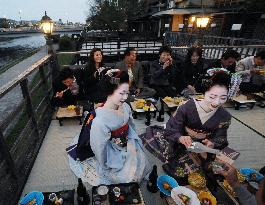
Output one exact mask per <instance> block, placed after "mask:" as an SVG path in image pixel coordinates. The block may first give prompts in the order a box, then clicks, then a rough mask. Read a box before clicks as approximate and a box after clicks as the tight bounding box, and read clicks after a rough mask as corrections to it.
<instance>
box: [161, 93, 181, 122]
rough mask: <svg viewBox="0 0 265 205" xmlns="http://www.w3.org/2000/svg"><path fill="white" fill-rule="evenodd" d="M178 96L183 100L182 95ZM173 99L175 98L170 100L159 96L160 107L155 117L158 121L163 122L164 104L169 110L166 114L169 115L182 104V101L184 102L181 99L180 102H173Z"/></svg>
mask: <svg viewBox="0 0 265 205" xmlns="http://www.w3.org/2000/svg"><path fill="white" fill-rule="evenodd" d="M179 98H180V99H182V100H184V98H183V97H179ZM174 101H175V98H172V101H171V100H170V101H169V100H166V99H165V98H160V102H161V109H160V111H159V115H158V117H157V121H158V122H163V121H164V117H163V115H164V113H165V106H167V108H168V110H169V112H168V114H169V115H171V113H172V112H174V111H175V110H176V109H177V108H178V106H180V105H182V104H183V102H185V101H182V102H180V103H175V102H174Z"/></svg>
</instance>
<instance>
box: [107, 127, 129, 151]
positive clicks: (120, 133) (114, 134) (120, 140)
mask: <svg viewBox="0 0 265 205" xmlns="http://www.w3.org/2000/svg"><path fill="white" fill-rule="evenodd" d="M128 132H129V125H128V123H126V124H125V125H123V126H122V127H120V128H119V129H116V130H113V131H111V138H110V141H111V142H113V143H115V144H117V145H118V146H120V147H126V146H127V142H128Z"/></svg>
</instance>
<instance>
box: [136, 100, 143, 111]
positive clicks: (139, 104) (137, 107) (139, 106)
mask: <svg viewBox="0 0 265 205" xmlns="http://www.w3.org/2000/svg"><path fill="white" fill-rule="evenodd" d="M144 105H145V100H137V101H136V102H135V107H136V109H142V108H143V107H144Z"/></svg>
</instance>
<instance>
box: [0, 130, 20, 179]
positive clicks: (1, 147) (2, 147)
mask: <svg viewBox="0 0 265 205" xmlns="http://www.w3.org/2000/svg"><path fill="white" fill-rule="evenodd" d="M0 152H2V154H3V158H4V160H6V162H7V164H8V167H9V169H10V171H11V174H12V175H13V176H14V177H15V178H17V177H18V174H17V169H16V167H15V164H14V161H13V159H12V156H11V154H10V152H9V151H8V148H7V145H6V143H5V140H4V135H3V133H2V131H1V130H0Z"/></svg>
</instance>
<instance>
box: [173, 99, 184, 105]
mask: <svg viewBox="0 0 265 205" xmlns="http://www.w3.org/2000/svg"><path fill="white" fill-rule="evenodd" d="M182 100H183V98H174V103H175V104H176V105H178V104H180V103H181V102H182Z"/></svg>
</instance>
